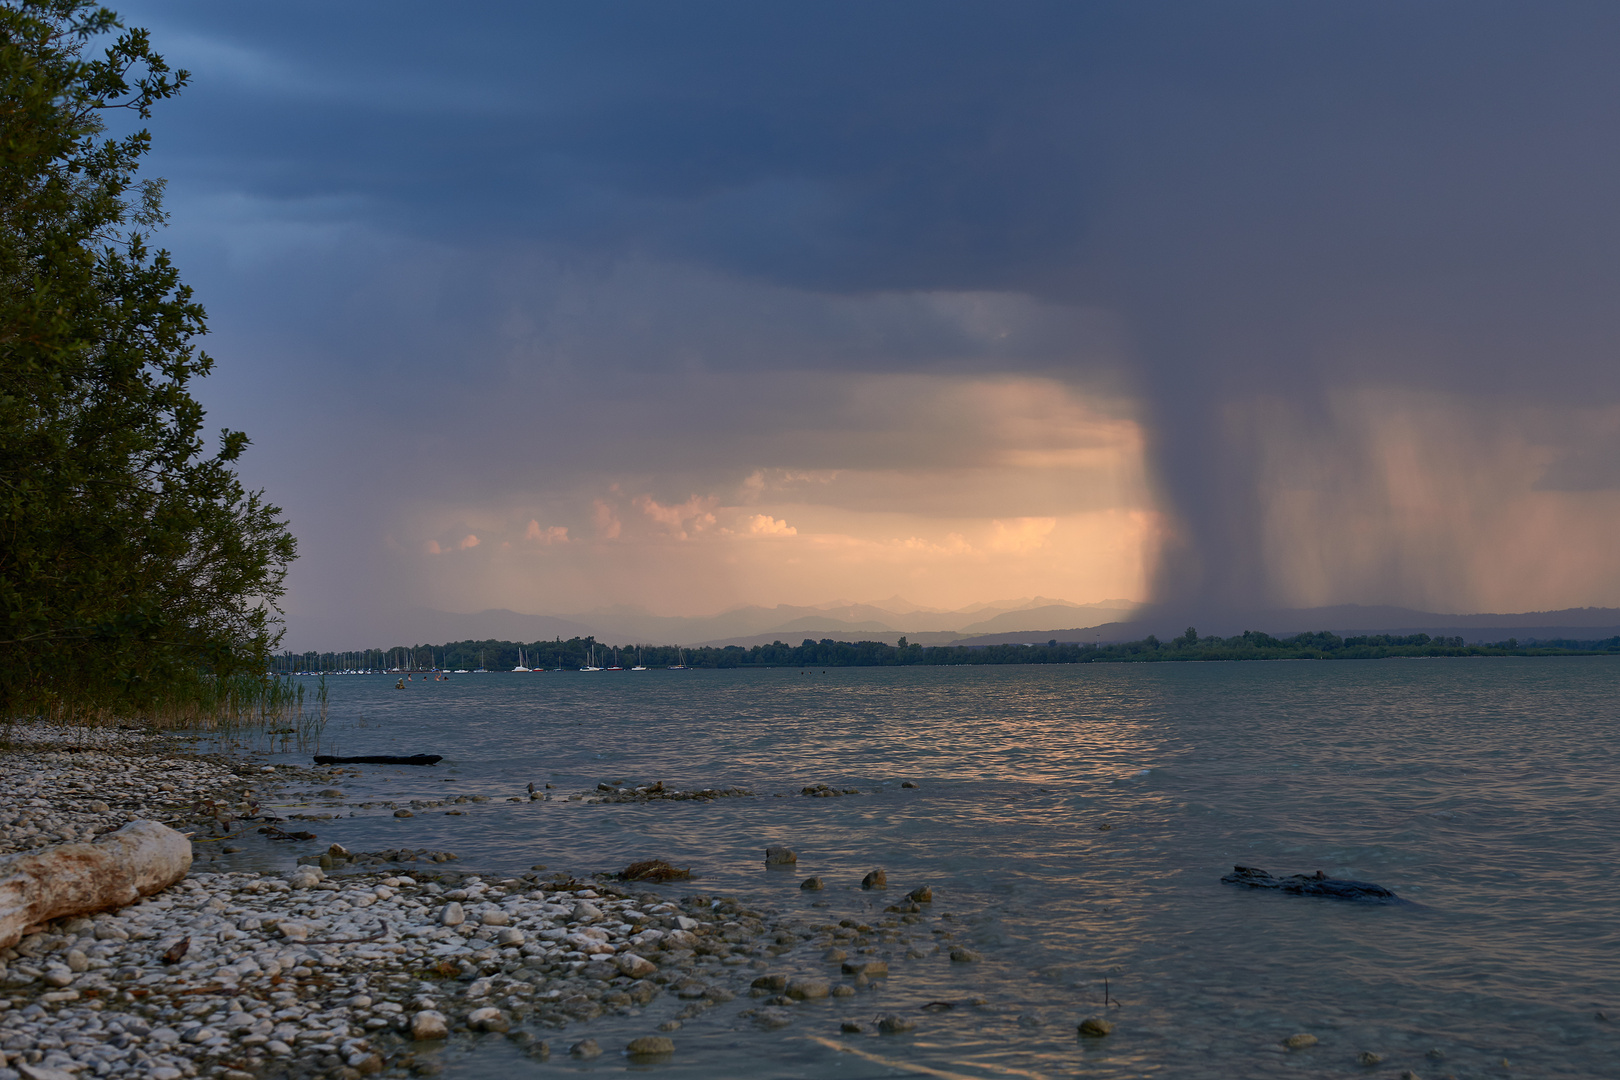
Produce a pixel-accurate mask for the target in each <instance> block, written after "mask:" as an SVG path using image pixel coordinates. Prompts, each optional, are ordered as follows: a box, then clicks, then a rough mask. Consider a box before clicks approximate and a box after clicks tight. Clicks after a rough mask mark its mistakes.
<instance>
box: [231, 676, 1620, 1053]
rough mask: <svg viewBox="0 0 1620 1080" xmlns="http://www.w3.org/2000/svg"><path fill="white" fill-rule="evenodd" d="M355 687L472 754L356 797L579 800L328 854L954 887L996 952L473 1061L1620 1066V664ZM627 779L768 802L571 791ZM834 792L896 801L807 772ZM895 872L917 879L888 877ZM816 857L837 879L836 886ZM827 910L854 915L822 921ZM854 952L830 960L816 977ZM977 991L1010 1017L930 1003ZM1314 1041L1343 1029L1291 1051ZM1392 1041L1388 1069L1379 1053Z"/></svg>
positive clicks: (507, 868)
mask: <svg viewBox="0 0 1620 1080" xmlns="http://www.w3.org/2000/svg"><path fill="white" fill-rule="evenodd" d="M330 683H331V686H332V720H331V723H330V724H329V727H328V730H327V734H328V738H329V741H335V743H336V747H337V751H338V752H340V753H354V754H359V753H402V754H403V753H417V752H427V753H437V754H443V755H444V756H445V758H446V760H445V762H444V763H442V764H441V765H439V766H438V767H437V768H433V769H402V768H386V767H374V766H367V767H362V771H363V776H361V777H357V778H351V780H350V781H349V782H345V783H344V784H343V789H344V791H345V793H346V799H347V801H349V802H351V803H352V802H355V801H361V800H366V799H382V798H387V799H393V800H396V801H397V800H403V799H408V798H441V799H442V798H444V797H445V796H446V795H447V794H451V795H454V794H473V793H483V794H488V795H490V796H497V797H505V796H509V795H516V794H520V793H522V792H523V791H524V788H525V786H526V785H527V784H528V783H529V782H531V781H533V782H535V783H536V784H539V785H543V784H545V783H551V784H555V785H556V788H555V792H556V793H557V798H556V800H555V801H552V802H549V803H529V802H524V803H508V802H505V801H501V800H500V799H498V798H497V799H492V801H490V802H488V803H481V804H469V805H467V806H462V807H459V809H463V810H466V811H468V813H466V814H465V815H464V816H459V817H456V816H447V815H444V814H442V813H439V812H434V811H425V812H422V813H419V814H418V815H417V816H416V817H414V818H412V819H409V820H403V819H395V818H394V817H392V816H391V811H388V810H385V809H374V810H359V811H355V814H356V816H353V817H343V818H339V819H337V820H333V821H330V822H323V823H320V824H319V825H317V826H314V828H316V829H317V831H318V832H319V833H320V842H319V844H317V845H310V846H311V847H324V845H325V844H326V843H328V842H329V841H334V840H335V841H338V842H340V843H343V844H345V845H347V846H349V847H350V848H351V849H361V850H376V849H378V848H382V847H389V848H393V847H402V846H410V847H418V848H420V847H429V848H444V849H448V850H452V851H455V852H457V853H458V854H459V855H460V856H461V861H460V862H459V863H458V864H454V865H456V866H457V867H458V868H459V869H463V870H467V871H476V872H483V873H486V874H490V875H500V876H504V875H506V874H508V873H511V872H516V871H522V870H527V869H528V868H529V866H530V865H531V864H533V863H536V862H543V863H545V864H546V865H547V866H548V867H549V868H550V869H552V870H567V871H570V872H573V873H576V874H578V875H581V876H584V875H586V874H589V873H591V872H593V871H598V870H616V869H621V868H623V867H624V866H625V865H626V864H628V863H630V862H631V861H634V860H637V859H642V858H649V857H660V858H666V859H669V860H670V861H671V862H674V863H676V864H678V865H683V866H684V865H690V866H691V867H692V868H693V871H694V873H695V874H697V875H700V877H699V880H697V881H694V882H689V883H683V884H681V885H679V886H671V887H669V888H668V890H667V891H669V892H670V893H671V894H672V895H677V896H678V895H686V894H690V893H693V892H702V893H704V894H706V895H720V894H733V895H736V896H738V897H739V898H740V899H743V900H744V901H745V902H748V903H751V904H753V905H755V906H759V907H765V908H774V909H778V910H781V911H784V912H802V913H803V914H805V915H809V916H814V917H815V918H816V919H817V920H818V921H821V920H827V921H836V920H837V919H838V918H840V917H860V918H865V919H868V920H869V921H872V922H876V921H877V917H878V916H879V914H880V913H881V910H882V907H883V905H884V904H887V903H891V902H893V901H895V900H897V899H899V894H900V893H902V892H903V891H904V890H905V889H907V888H910V887H911V886H912V885H915V884H923V883H926V884H929V885H931V886H932V887H933V889H934V893H935V901H934V904H933V905H932V907H933V910H934V914H933V915H932V916H930V918H929V920H928V921H927V922H926V923H925V924H923V926H922V928H921V929H922V930H923V934H922V935H921V936H922V937H924V938H926V937H927V933H926V932H927V930H928V929H929V928H930V927H941V926H947V925H948V926H951V927H952V928H953V932H954V933H955V935H956V939H957V941H959V942H961V943H964V944H968V945H970V946H971V947H972V948H974V949H976V950H977V951H979V952H980V953H982V954H983V956H984V960H983V962H982V963H978V964H953V963H952V962H951V961H950V960H949V959H948V957H947V956H945V955H929V956H927V957H926V958H922V959H912V960H907V959H904V958H903V955H896V957H895V958H894V959H892V960H891V962H890V964H891V969H892V970H893V976H892V977H891V978H890V979H889V980H887V983H886V984H884V985H882V986H881V988H879V989H876V990H874V991H872V992H863V993H862V994H861V995H859V996H858V997H856V998H853V999H845V1000H842V1001H829V1002H822V1003H818V1004H809V1005H805V1006H803V1007H802V1008H801V1009H800V1011H799V1012H798V1013H797V1017H798V1019H797V1021H796V1022H795V1024H794V1025H793V1026H791V1027H789V1028H786V1029H783V1030H780V1031H773V1032H765V1031H760V1030H758V1029H757V1028H755V1027H753V1026H751V1025H750V1024H748V1023H747V1022H746V1021H742V1020H739V1019H738V1018H737V1016H736V1014H737V1012H738V1011H740V1010H741V1009H743V1008H746V1007H748V1006H750V1005H752V1004H755V1003H753V1002H750V1000H749V999H748V998H747V997H746V996H743V997H739V998H738V1000H737V1001H734V1002H732V1003H730V1004H728V1005H724V1006H721V1007H719V1008H717V1009H714V1010H711V1011H710V1012H709V1013H708V1014H706V1015H705V1016H703V1017H701V1018H699V1019H696V1020H692V1021H689V1022H688V1023H687V1024H686V1025H685V1027H683V1028H682V1029H681V1030H679V1031H677V1032H675V1033H674V1036H673V1038H674V1039H675V1041H676V1045H677V1048H678V1050H677V1054H676V1057H675V1060H674V1061H673V1062H671V1063H668V1064H663V1065H658V1066H631V1065H629V1064H628V1063H627V1062H626V1061H625V1060H624V1059H623V1058H621V1057H619V1056H618V1055H616V1054H614V1053H613V1052H612V1051H613V1050H614V1049H616V1048H617V1047H618V1046H622V1045H623V1042H624V1041H625V1040H627V1039H629V1038H631V1037H633V1036H636V1035H641V1034H650V1033H652V1029H653V1027H654V1025H655V1024H656V1023H658V1022H659V1021H660V1020H662V1019H664V1018H665V1013H670V1014H673V1013H674V1012H675V1011H676V1010H677V1008H678V1005H677V1003H676V1002H674V1001H665V1000H663V999H660V1000H659V1001H658V1002H655V1003H654V1005H653V1006H650V1007H649V1008H648V1010H647V1012H646V1014H645V1015H644V1016H641V1017H638V1018H634V1019H627V1018H617V1017H603V1018H602V1019H600V1020H598V1021H594V1022H592V1023H590V1024H585V1025H573V1026H571V1027H570V1028H569V1029H568V1030H567V1031H565V1032H563V1033H561V1034H560V1035H559V1034H555V1033H554V1034H550V1035H548V1037H549V1038H551V1039H552V1041H553V1045H554V1047H557V1050H558V1053H557V1055H556V1056H554V1057H553V1058H552V1059H551V1060H550V1061H549V1062H546V1063H536V1062H530V1061H528V1060H526V1059H523V1058H521V1057H519V1056H518V1055H517V1053H516V1052H515V1051H514V1050H512V1049H511V1048H510V1047H509V1046H508V1044H506V1043H505V1042H504V1041H503V1040H499V1039H494V1038H492V1039H488V1040H485V1041H484V1042H483V1043H481V1044H480V1045H479V1046H478V1047H477V1048H475V1049H471V1050H452V1051H449V1052H447V1054H446V1064H447V1066H448V1072H447V1074H446V1075H447V1076H450V1077H456V1078H460V1077H466V1078H480V1080H481V1078H485V1077H498V1076H511V1075H529V1074H537V1073H571V1072H595V1073H613V1072H625V1071H637V1072H640V1071H652V1072H657V1073H659V1074H661V1075H668V1076H679V1077H685V1076H694V1077H695V1076H782V1077H799V1076H802V1077H882V1076H904V1075H929V1074H932V1075H950V1076H970V1077H999V1076H1054V1077H1056V1076H1087V1077H1126V1076H1147V1075H1162V1076H1166V1077H1204V1076H1208V1077H1230V1076H1259V1077H1266V1076H1290V1077H1292V1076H1300V1077H1303V1076H1313V1077H1314V1076H1366V1075H1369V1074H1370V1075H1388V1076H1391V1077H1393V1076H1398V1075H1399V1074H1400V1073H1401V1072H1402V1071H1403V1070H1412V1071H1413V1072H1415V1073H1417V1074H1418V1075H1419V1076H1420V1077H1424V1078H1425V1080H1430V1078H1433V1077H1439V1076H1444V1075H1446V1074H1454V1075H1456V1076H1458V1077H1502V1076H1514V1077H1532V1076H1620V883H1617V881H1616V874H1617V855H1620V752H1617V749H1616V739H1615V721H1616V718H1617V713H1620V707H1617V703H1620V696H1617V694H1620V661H1615V660H1612V659H1607V658H1569V659H1545V660H1542V659H1517V658H1503V659H1466V660H1449V659H1448V660H1386V661H1368V662H1351V661H1340V662H1272V663H1242V664H1239V663H1187V664H1156V665H1108V664H1095V665H1089V666H1083V667H1069V668H1061V667H1028V668H1012V667H995V668H898V669H883V668H858V669H828V670H827V671H825V672H823V671H821V670H819V669H818V670H815V671H813V672H800V671H797V670H783V671H723V672H722V671H674V672H672V671H648V672H618V673H614V672H604V673H600V674H588V673H578V672H568V673H556V672H546V673H544V674H529V675H524V674H511V673H501V674H487V675H460V676H456V677H454V678H453V679H452V680H451V681H449V682H440V683H433V682H429V683H425V684H424V683H422V682H420V681H416V682H412V683H411V684H408V688H407V689H406V690H404V691H399V690H395V689H394V688H393V687H394V680H393V679H392V678H383V677H380V676H379V677H364V676H351V677H338V678H334V679H332V680H330ZM271 759H272V760H276V759H279V755H273V756H272V758H271ZM287 760H291V756H290V755H289V757H288V758H287ZM302 760H305V761H307V760H308V759H307V757H306V758H303V759H302ZM602 780H613V781H618V780H625V781H630V782H632V783H641V782H650V781H654V780H662V781H664V783H665V784H666V785H667V786H678V787H694V786H696V787H718V786H725V785H740V786H742V787H745V788H748V789H750V790H751V791H754V792H756V793H758V797H755V798H748V799H724V800H717V801H715V802H712V803H694V802H664V803H652V804H649V805H587V804H584V803H580V802H567V801H562V800H563V797H564V796H565V795H566V794H568V793H573V792H579V791H583V790H586V789H589V788H594V787H595V785H596V784H597V782H598V781H602ZM906 780H911V781H915V782H916V783H917V784H918V785H920V786H919V787H917V788H915V789H907V788H902V787H901V786H900V785H901V783H902V781H906ZM818 782H826V783H829V784H833V785H835V786H838V787H857V788H859V789H861V792H862V794H860V795H858V796H847V797H844V798H836V799H809V798H804V797H802V796H800V795H799V794H798V792H799V789H800V788H801V787H803V786H805V785H808V784H813V783H818ZM343 812H344V813H348V811H347V810H344V811H343ZM778 843H782V844H788V845H790V846H792V847H793V848H794V849H795V850H796V851H797V852H798V853H799V864H798V867H797V870H796V871H789V872H785V873H784V872H782V871H779V870H772V871H767V870H766V868H765V866H764V862H763V855H764V850H765V847H766V846H767V845H768V844H778ZM287 857H288V858H290V856H287ZM239 858H241V859H244V860H248V859H253V858H263V855H262V854H257V855H256V854H255V853H253V852H248V853H244V855H243V856H240V857H239ZM1237 863H1241V864H1244V865H1249V866H1258V867H1263V868H1265V869H1267V870H1269V871H1271V872H1273V873H1275V874H1290V873H1299V872H1310V871H1315V870H1318V869H1320V870H1324V871H1326V872H1327V873H1328V874H1329V875H1330V876H1334V877H1351V878H1357V879H1361V880H1366V881H1374V882H1378V883H1380V884H1382V885H1385V886H1387V887H1389V888H1392V889H1394V890H1395V891H1396V892H1398V893H1399V894H1400V895H1401V896H1403V897H1405V898H1407V899H1410V900H1412V901H1416V902H1417V904H1418V905H1420V906H1413V907H1371V906H1359V905H1352V904H1344V903H1336V902H1332V901H1326V900H1315V899H1305V898H1293V897H1286V896H1278V895H1270V894H1262V893H1256V892H1251V891H1248V890H1242V889H1237V888H1233V887H1231V886H1226V885H1222V884H1221V883H1220V877H1221V875H1222V874H1223V873H1225V872H1227V871H1229V870H1230V869H1231V868H1232V866H1233V865H1234V864H1237ZM875 867H883V868H885V869H886V870H887V872H888V877H889V881H890V885H891V887H890V889H889V893H888V895H886V896H874V894H871V893H863V892H861V891H860V889H859V888H858V884H859V881H860V878H861V876H862V875H863V874H864V873H865V872H866V871H868V870H871V869H873V868H875ZM810 874H816V875H820V876H821V877H823V878H825V879H826V880H827V882H828V890H827V891H825V892H823V893H820V894H815V893H806V892H802V891H801V890H800V889H799V888H798V883H799V881H800V879H802V878H803V877H805V876H808V875H810ZM818 899H819V900H823V901H825V902H826V903H827V905H828V906H826V907H824V908H820V909H815V908H811V906H810V905H811V904H812V902H814V901H816V900H818ZM946 912H949V913H950V914H951V915H952V916H954V918H953V919H952V920H950V921H949V922H946V921H945V920H943V915H944V913H946ZM818 958H819V954H818V953H817V952H816V951H815V950H810V951H809V952H808V955H807V957H806V960H805V962H804V964H803V965H802V966H804V967H806V968H815V967H817V966H818V963H817V961H818ZM782 966H783V964H782V962H781V961H778V962H777V963H776V964H775V965H774V967H775V968H776V969H780V968H781V967H782ZM1105 978H1106V979H1107V980H1108V989H1109V993H1110V995H1111V996H1112V997H1113V998H1115V999H1117V1002H1118V1004H1117V1005H1112V1006H1109V1007H1107V1010H1106V1011H1107V1013H1108V1014H1109V1016H1110V1018H1111V1019H1112V1020H1114V1021H1115V1023H1116V1024H1117V1028H1116V1030H1115V1032H1114V1034H1113V1035H1112V1036H1110V1037H1109V1038H1107V1039H1104V1040H1085V1041H1084V1042H1083V1043H1082V1042H1081V1041H1079V1040H1077V1039H1076V1036H1075V1025H1076V1023H1077V1022H1078V1021H1079V1020H1081V1019H1083V1018H1085V1017H1087V1016H1093V1015H1100V1014H1102V1013H1103V1012H1104V1010H1105V1007H1104V1004H1103V989H1104V979H1105ZM974 996H982V997H984V998H985V999H987V1002H988V1003H987V1004H986V1005H984V1006H981V1007H966V1006H962V1007H958V1008H955V1009H952V1010H951V1011H948V1012H938V1013H934V1012H921V1011H919V1006H921V1005H922V1004H925V1003H927V1002H931V1001H936V1000H947V1001H956V1002H964V1001H966V1000H967V999H969V998H971V997H974ZM886 1011H895V1012H909V1013H910V1014H911V1015H914V1016H916V1017H917V1018H918V1020H919V1025H918V1027H917V1029H916V1031H915V1033H913V1034H911V1035H906V1036H892V1037H877V1036H840V1035H839V1033H838V1028H839V1022H840V1021H841V1020H842V1019H844V1018H846V1017H853V1018H863V1019H870V1018H871V1017H872V1016H873V1015H874V1014H876V1013H878V1012H886ZM1600 1011H1601V1012H1605V1013H1608V1014H1609V1015H1610V1016H1612V1017H1614V1018H1615V1022H1613V1023H1610V1022H1606V1021H1604V1020H1602V1019H1600V1018H1599V1017H1598V1015H1597V1014H1598V1013H1599V1012H1600ZM1296 1032H1309V1033H1311V1034H1314V1035H1316V1036H1317V1037H1318V1038H1319V1040H1320V1042H1319V1043H1318V1045H1317V1046H1315V1047H1314V1048H1311V1049H1309V1050H1305V1051H1296V1052H1289V1051H1285V1050H1283V1049H1282V1048H1281V1047H1280V1045H1279V1041H1280V1040H1282V1039H1283V1038H1285V1037H1287V1036H1289V1035H1292V1034H1294V1033H1296ZM586 1036H592V1037H595V1038H597V1039H598V1040H599V1041H600V1042H601V1043H602V1045H603V1046H604V1047H607V1048H608V1049H609V1053H607V1054H605V1055H604V1056H603V1057H601V1058H599V1059H596V1060H595V1061H594V1062H588V1063H586V1062H576V1061H573V1060H572V1059H570V1058H569V1057H568V1056H567V1054H566V1051H565V1048H566V1046H567V1045H568V1043H570V1042H572V1041H573V1040H575V1039H578V1038H583V1037H586ZM840 1047H842V1049H840ZM1362 1051H1371V1052H1373V1053H1376V1054H1379V1055H1381V1057H1382V1059H1383V1061H1382V1064H1381V1065H1379V1066H1378V1067H1377V1068H1376V1069H1373V1070H1368V1069H1367V1068H1364V1067H1362V1066H1360V1065H1358V1064H1357V1060H1356V1059H1357V1055H1358V1054H1359V1053H1361V1052H1362Z"/></svg>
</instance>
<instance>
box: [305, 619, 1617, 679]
mask: <svg viewBox="0 0 1620 1080" xmlns="http://www.w3.org/2000/svg"><path fill="white" fill-rule="evenodd" d="M520 649H521V650H522V652H521V655H522V658H523V660H524V666H526V667H530V668H564V669H570V668H579V667H583V666H584V665H585V663H586V662H587V660H589V659H591V658H593V657H594V659H595V662H596V663H597V664H598V665H600V666H603V667H606V666H610V665H613V664H615V663H617V664H619V665H621V666H623V667H631V666H634V665H635V664H637V663H642V664H645V665H646V666H647V667H650V668H651V667H660V668H662V667H669V666H671V665H674V664H680V663H684V664H685V665H686V666H688V667H694V668H744V667H802V668H807V667H902V666H916V665H929V664H932V665H960V664H1094V663H1156V662H1163V661H1185V660H1376V659H1381V658H1384V657H1392V656H1414V657H1415V656H1576V655H1594V654H1595V655H1603V654H1620V636H1617V637H1612V638H1607V639H1605V640H1602V641H1572V640H1565V639H1559V640H1557V641H1546V642H1535V643H1527V644H1524V645H1521V644H1519V642H1518V640H1517V639H1515V638H1509V639H1508V640H1506V641H1499V642H1496V643H1495V644H1491V645H1469V644H1467V643H1465V642H1464V641H1463V639H1462V638H1460V637H1430V636H1429V635H1428V634H1407V635H1393V634H1360V635H1355V636H1351V637H1340V636H1339V635H1338V634H1334V633H1330V632H1328V631H1326V630H1320V631H1317V632H1315V633H1305V634H1295V635H1293V636H1292V637H1284V638H1277V637H1273V636H1271V635H1270V634H1264V633H1260V632H1259V631H1255V630H1249V631H1245V632H1244V633H1242V634H1240V635H1238V636H1236V637H1228V638H1222V637H1214V636H1209V637H1200V636H1199V635H1198V631H1197V630H1195V629H1193V628H1192V627H1188V628H1187V632H1186V633H1184V634H1181V635H1179V636H1177V637H1174V638H1171V639H1170V640H1169V641H1160V640H1159V639H1158V638H1157V637H1155V636H1153V635H1151V634H1150V635H1148V636H1147V637H1145V638H1143V639H1142V640H1140V641H1127V642H1117V643H1110V644H1075V643H1059V642H1057V641H1056V640H1052V641H1048V642H1047V643H1046V644H1045V645H933V646H928V645H917V644H914V643H911V642H908V641H907V640H906V639H905V638H901V639H900V643H899V644H898V645H889V644H886V643H884V642H881V641H854V642H850V641H834V640H832V639H831V638H823V639H821V640H820V641H813V640H811V639H809V638H806V639H805V640H804V641H803V642H802V643H801V644H799V645H788V644H786V643H784V642H781V641H775V642H772V643H771V644H769V645H755V646H753V647H752V648H747V649H745V648H743V647H742V646H739V645H726V646H723V647H713V646H704V647H701V648H695V649H681V648H677V647H676V646H673V645H645V646H643V645H619V646H606V645H603V644H601V643H600V642H598V641H597V640H596V639H595V638H592V637H584V638H581V637H575V638H570V639H569V640H567V641H534V642H511V641H495V640H486V641H453V642H449V643H447V644H444V645H419V646H414V647H406V646H396V647H394V648H392V649H371V650H366V651H363V652H354V653H302V654H295V653H285V654H282V655H281V656H279V657H277V658H276V668H277V670H278V671H283V672H289V671H333V670H346V669H354V668H367V669H370V670H378V669H387V670H396V669H408V670H417V671H424V670H429V669H433V668H438V669H441V670H456V669H466V670H468V671H472V670H476V669H477V668H480V667H483V668H485V669H487V670H490V671H509V670H511V669H512V668H514V667H516V666H517V665H518V658H519V655H520V653H519V650H520ZM357 660H363V662H356V661H357Z"/></svg>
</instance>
